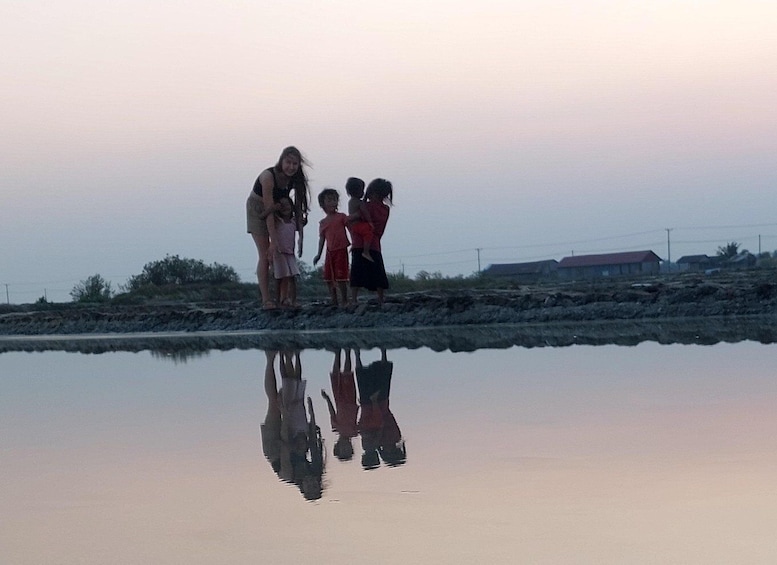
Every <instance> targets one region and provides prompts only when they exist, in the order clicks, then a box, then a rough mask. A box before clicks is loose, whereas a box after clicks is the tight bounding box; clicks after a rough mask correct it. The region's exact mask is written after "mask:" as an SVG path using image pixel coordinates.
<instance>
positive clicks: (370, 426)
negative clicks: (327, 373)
mask: <svg viewBox="0 0 777 565" xmlns="http://www.w3.org/2000/svg"><path fill="white" fill-rule="evenodd" d="M393 371H394V364H393V363H392V362H391V361H389V360H388V359H387V358H386V349H385V348H381V350H380V359H379V360H378V361H373V362H372V363H370V364H369V365H367V366H366V367H365V366H364V365H363V364H362V360H361V353H360V351H359V350H358V349H357V350H356V380H357V382H358V384H359V410H360V414H359V424H358V426H359V434H360V435H361V439H362V466H363V467H364V468H365V469H375V468H377V467H378V466H380V461H381V460H382V461H383V463H385V464H386V465H389V466H391V467H394V466H397V465H402V464H403V463H405V461H406V460H407V451H406V449H405V442H404V440H403V439H402V432H401V431H400V430H399V426H398V425H397V421H396V419H395V418H394V414H392V413H391V410H390V408H389V395H390V393H391V376H392V373H393Z"/></svg>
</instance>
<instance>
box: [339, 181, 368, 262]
mask: <svg viewBox="0 0 777 565" xmlns="http://www.w3.org/2000/svg"><path fill="white" fill-rule="evenodd" d="M345 192H347V193H348V196H350V198H349V199H348V229H349V230H350V231H351V234H354V233H355V234H357V235H359V236H361V238H362V240H363V241H364V247H363V249H362V257H364V258H365V259H366V260H367V261H370V262H372V261H373V259H372V255H370V244H371V243H372V230H373V226H372V220H371V219H370V212H369V210H367V204H366V203H365V202H364V200H363V198H364V181H363V180H362V179H359V178H356V177H350V178H349V179H348V180H347V181H345ZM352 237H353V235H352Z"/></svg>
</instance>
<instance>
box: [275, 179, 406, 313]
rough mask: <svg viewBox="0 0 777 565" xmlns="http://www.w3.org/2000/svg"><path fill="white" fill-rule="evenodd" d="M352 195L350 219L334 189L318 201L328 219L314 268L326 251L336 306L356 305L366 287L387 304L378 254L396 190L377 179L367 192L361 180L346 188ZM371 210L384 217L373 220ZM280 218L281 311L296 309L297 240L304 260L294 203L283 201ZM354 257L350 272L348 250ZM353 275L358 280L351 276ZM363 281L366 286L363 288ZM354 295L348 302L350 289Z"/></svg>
mask: <svg viewBox="0 0 777 565" xmlns="http://www.w3.org/2000/svg"><path fill="white" fill-rule="evenodd" d="M345 190H346V193H347V194H348V197H349V198H348V214H345V213H343V212H340V211H339V206H340V194H339V193H338V191H337V190H335V189H334V188H324V189H323V190H322V191H321V192H320V193H319V195H318V203H319V205H320V206H321V209H322V210H323V211H324V213H325V214H326V215H325V217H324V219H323V220H321V222H320V223H319V241H318V252H317V253H316V256H315V257H314V259H313V265H316V264H317V263H318V262H319V260H320V259H321V255H322V253H323V252H324V247H326V255H325V258H324V268H323V278H324V281H325V282H326V283H327V286H328V287H329V294H330V297H331V301H332V304H333V305H335V306H338V305H339V306H343V307H345V306H348V305H349V304H350V303H354V304H355V303H356V302H357V300H358V292H359V288H361V287H362V286H366V287H367V288H368V289H369V290H375V291H376V292H377V297H378V303H379V304H382V302H383V291H384V290H385V289H387V288H388V278H387V276H386V271H385V267H384V265H383V259H382V255H381V254H380V252H379V251H374V250H373V249H374V247H375V245H376V243H377V248H378V249H380V246H379V243H380V237H381V236H382V235H383V229H384V228H385V224H386V221H387V220H388V210H389V206H390V205H391V202H392V199H393V187H392V185H391V183H390V182H389V181H387V180H385V179H375V180H373V181H371V182H370V183H369V185H366V186H365V183H364V181H363V180H361V179H359V178H356V177H351V178H349V179H348V180H347V181H346V183H345ZM370 209H373V210H375V211H377V213H378V215H379V216H380V217H379V218H377V219H376V220H374V219H373V217H372V214H371V213H370ZM274 212H275V214H276V222H275V224H276V234H277V235H276V239H275V241H274V244H275V254H274V257H273V273H274V277H275V280H276V293H277V296H278V299H279V303H280V305H281V306H282V307H293V308H296V307H297V283H296V277H297V276H298V275H299V267H298V266H297V261H296V258H295V256H294V247H295V234H299V235H298V238H297V239H298V255H299V257H302V246H303V237H302V233H303V232H302V229H301V225H300V223H299V222H297V221H296V219H295V218H294V204H293V202H292V201H291V198H289V197H287V196H284V197H282V198H281V199H280V200H279V201H278V205H277V206H276V209H275V210H274ZM349 232H350V234H351V239H352V240H353V244H354V245H353V247H354V249H355V250H357V247H356V245H357V241H358V245H360V246H361V247H359V248H358V249H360V251H358V257H357V253H356V252H354V259H353V264H352V265H351V266H350V268H349V260H348V248H349V247H351V240H349V238H348V233H349ZM351 270H353V272H354V275H355V276H353V277H352V276H351ZM360 281H367V282H366V283H365V282H360ZM349 283H350V288H351V293H350V297H349V293H348V287H349Z"/></svg>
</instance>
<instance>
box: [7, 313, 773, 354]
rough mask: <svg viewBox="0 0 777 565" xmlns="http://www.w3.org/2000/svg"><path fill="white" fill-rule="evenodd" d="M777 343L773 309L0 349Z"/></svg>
mask: <svg viewBox="0 0 777 565" xmlns="http://www.w3.org/2000/svg"><path fill="white" fill-rule="evenodd" d="M741 341H752V342H757V343H762V344H772V343H777V319H775V318H774V317H773V316H747V317H726V318H708V317H704V318H690V319H689V318H676V319H663V320H638V321H623V320H605V321H598V322H594V321H590V322H579V323H570V322H547V323H522V324H490V325H469V326H431V327H411V328H398V327H393V328H392V327H382V328H355V329H340V330H336V331H332V330H323V329H317V330H237V331H202V332H187V331H181V332H142V333H113V334H58V335H13V336H9V335H0V353H5V352H42V351H67V352H78V353H92V354H99V353H107V352H112V351H126V352H140V351H151V352H157V353H160V354H164V355H169V356H172V357H178V358H186V357H187V356H194V355H201V354H204V353H206V352H208V351H211V350H218V351H228V350H232V349H242V350H247V349H333V348H360V349H374V348H378V347H385V348H386V349H399V348H406V349H418V348H422V347H426V348H429V349H432V350H434V351H446V350H450V351H453V352H468V351H475V350H478V349H507V348H510V347H526V348H534V347H569V346H573V345H589V346H598V345H620V346H628V347H633V346H636V345H639V344H640V343H645V342H655V343H659V344H662V345H670V344H683V345H713V344H716V343H720V342H726V343H737V342H741Z"/></svg>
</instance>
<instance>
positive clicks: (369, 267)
mask: <svg viewBox="0 0 777 565" xmlns="http://www.w3.org/2000/svg"><path fill="white" fill-rule="evenodd" d="M365 198H366V200H367V210H368V211H369V214H370V218H371V219H372V222H373V226H374V230H373V237H372V245H371V247H372V251H371V253H370V255H371V257H372V262H370V261H366V260H365V259H364V257H363V255H362V248H363V247H367V246H366V245H365V244H364V243H363V242H362V241H361V237H360V236H359V235H358V234H356V233H354V234H353V247H352V248H351V249H352V251H351V301H352V302H353V303H354V304H356V303H357V302H358V299H359V290H360V289H362V288H366V289H367V290H371V291H374V292H376V293H377V299H378V307H382V306H383V294H384V291H385V290H386V289H388V287H389V282H388V277H387V276H386V267H385V265H384V264H383V254H382V251H381V243H380V240H381V238H382V237H383V233H384V231H385V230H386V224H387V223H388V219H389V212H390V211H391V208H390V206H391V205H392V199H393V198H394V188H393V186H392V184H391V183H390V182H389V181H387V180H386V179H381V178H378V179H375V180H373V181H371V182H370V184H368V185H367V190H366V191H365Z"/></svg>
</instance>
